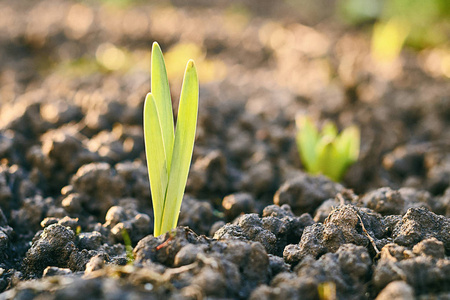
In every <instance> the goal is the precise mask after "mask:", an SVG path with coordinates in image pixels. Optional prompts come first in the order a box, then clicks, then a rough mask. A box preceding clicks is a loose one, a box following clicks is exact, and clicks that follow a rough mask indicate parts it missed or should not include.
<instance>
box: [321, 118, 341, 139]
mask: <svg viewBox="0 0 450 300" xmlns="http://www.w3.org/2000/svg"><path fill="white" fill-rule="evenodd" d="M321 135H322V136H329V137H330V138H331V139H334V138H335V137H336V136H337V135H338V130H337V127H336V125H335V124H334V123H333V122H330V121H327V122H325V124H324V125H323V127H322V132H321Z"/></svg>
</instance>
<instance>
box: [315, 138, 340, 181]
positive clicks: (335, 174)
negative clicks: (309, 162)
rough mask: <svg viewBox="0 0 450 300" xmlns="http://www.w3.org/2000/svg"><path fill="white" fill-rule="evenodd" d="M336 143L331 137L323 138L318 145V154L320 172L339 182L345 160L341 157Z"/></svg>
mask: <svg viewBox="0 0 450 300" xmlns="http://www.w3.org/2000/svg"><path fill="white" fill-rule="evenodd" d="M334 141H335V140H334V139H331V138H330V137H329V136H323V137H322V139H321V140H320V141H319V143H318V144H317V153H318V157H319V168H320V172H321V173H322V174H323V175H325V176H328V177H329V178H331V179H333V180H334V181H339V179H340V176H341V172H342V169H343V167H344V166H345V160H342V158H341V157H340V155H339V152H338V151H337V149H336V145H335V143H334Z"/></svg>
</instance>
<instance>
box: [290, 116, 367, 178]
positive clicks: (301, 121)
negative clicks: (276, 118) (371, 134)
mask: <svg viewBox="0 0 450 300" xmlns="http://www.w3.org/2000/svg"><path fill="white" fill-rule="evenodd" d="M295 122H296V126H297V139H296V140H297V148H298V151H299V152H300V158H301V160H302V163H303V165H304V166H305V168H306V171H307V172H308V173H310V174H313V175H316V174H323V175H325V176H328V177H329V178H331V179H332V180H334V181H340V180H341V179H342V177H343V176H344V174H345V171H346V170H347V168H348V167H349V166H350V165H352V164H353V163H355V162H356V161H357V160H358V156H359V145H360V132H359V129H358V127H356V126H350V127H347V128H345V129H344V130H343V131H342V132H341V133H340V134H338V130H337V128H336V125H335V124H333V123H331V122H327V123H325V124H324V126H323V128H322V131H321V132H320V133H319V131H318V130H317V128H316V126H315V124H314V122H313V121H312V120H311V119H310V118H308V117H307V116H303V115H298V116H297V118H296V120H295Z"/></svg>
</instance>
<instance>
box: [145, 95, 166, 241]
mask: <svg viewBox="0 0 450 300" xmlns="http://www.w3.org/2000/svg"><path fill="white" fill-rule="evenodd" d="M144 141H145V153H146V157H147V167H148V175H149V178H150V187H151V192H152V203H153V211H154V214H155V236H158V235H160V234H161V232H160V230H159V227H158V226H157V224H161V220H162V212H163V210H164V198H165V194H166V189H167V183H168V172H167V160H166V153H165V152H164V142H163V135H162V128H161V124H160V120H159V116H158V110H157V106H156V101H155V98H154V97H153V95H152V94H151V93H149V94H147V97H146V98H145V103H144Z"/></svg>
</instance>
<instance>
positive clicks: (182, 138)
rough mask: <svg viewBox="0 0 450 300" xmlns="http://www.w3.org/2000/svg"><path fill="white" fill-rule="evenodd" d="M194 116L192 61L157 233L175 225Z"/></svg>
mask: <svg viewBox="0 0 450 300" xmlns="http://www.w3.org/2000/svg"><path fill="white" fill-rule="evenodd" d="M197 114H198V78H197V71H196V69H195V65H194V61H193V60H189V61H188V63H187V66H186V71H185V73H184V80H183V86H182V88H181V95H180V105H179V109H178V120H177V127H176V130H175V142H174V148H173V158H172V166H171V171H170V175H169V184H168V188H167V194H166V201H165V207H164V213H163V220H162V226H161V230H162V232H166V231H169V230H171V229H172V228H174V227H175V226H176V224H177V222H178V215H179V213H180V207H181V201H182V199H183V195H184V189H185V186H186V181H187V177H188V173H189V167H190V164H191V159H192V151H193V148H194V139H195V130H196V126H197Z"/></svg>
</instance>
